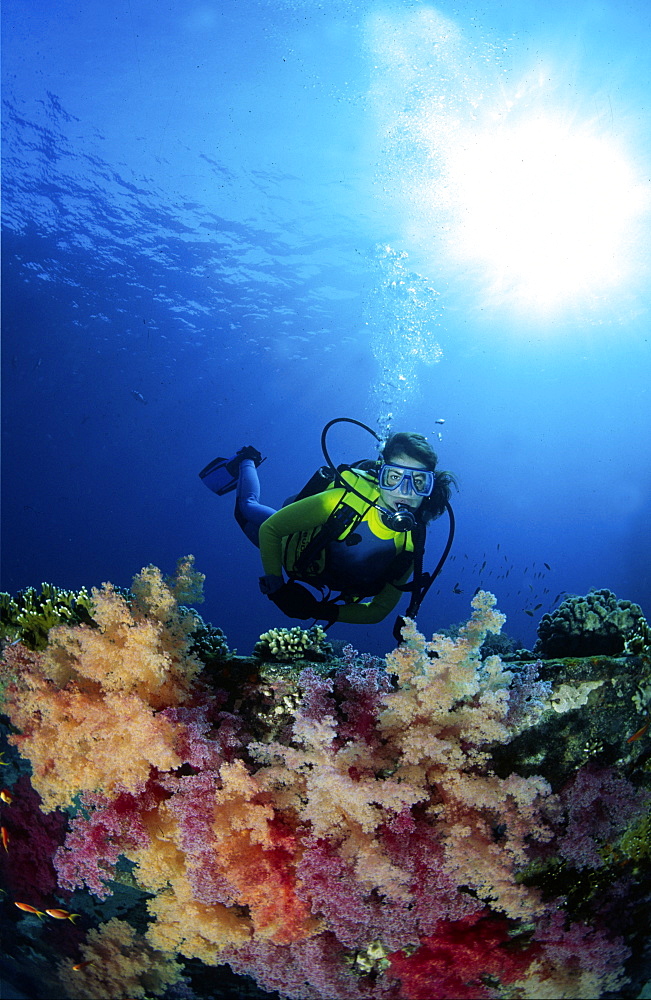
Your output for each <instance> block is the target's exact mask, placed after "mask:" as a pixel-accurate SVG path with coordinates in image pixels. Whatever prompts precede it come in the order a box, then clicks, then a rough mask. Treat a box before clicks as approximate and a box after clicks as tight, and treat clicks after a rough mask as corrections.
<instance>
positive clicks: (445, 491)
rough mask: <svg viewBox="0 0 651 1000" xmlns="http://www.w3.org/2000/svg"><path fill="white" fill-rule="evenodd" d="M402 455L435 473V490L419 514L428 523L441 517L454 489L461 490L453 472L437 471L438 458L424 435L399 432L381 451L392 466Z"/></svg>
mask: <svg viewBox="0 0 651 1000" xmlns="http://www.w3.org/2000/svg"><path fill="white" fill-rule="evenodd" d="M400 454H403V455H408V456H409V458H413V459H415V460H416V461H417V462H422V464H423V465H424V466H425V468H426V469H429V470H430V471H431V472H434V473H435V482H434V489H433V490H432V493H431V495H430V496H428V497H427V498H426V499H425V500H423V502H422V504H421V505H420V508H419V512H420V516H421V518H422V519H423V520H424V521H426V522H427V521H431V520H433V519H434V518H435V517H440V516H441V514H442V513H443V511H444V510H445V506H446V504H447V503H448V502H449V500H450V494H451V492H452V487H453V486H454V487H455V488H456V489H458V488H459V487H458V486H457V481H456V479H455V478H454V476H453V475H452V473H451V472H443V471H442V470H438V471H437V469H436V465H437V462H438V456H437V454H436V452H435V451H434V449H433V448H432V446H431V444H430V443H429V441H428V440H427V438H425V437H423V435H422V434H414V433H412V432H410V431H399V432H398V433H397V434H392V435H391V437H389V438H387V440H386V441H385V442H384V447H383V448H382V451H381V455H382V460H383V461H384V462H387V463H388V464H391V462H392V461H393V460H394V459H395V458H396V456H397V455H400Z"/></svg>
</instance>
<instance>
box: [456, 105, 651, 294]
mask: <svg viewBox="0 0 651 1000" xmlns="http://www.w3.org/2000/svg"><path fill="white" fill-rule="evenodd" d="M457 140H458V141H456V142H453V143H451V145H450V148H449V149H448V155H447V157H446V160H447V163H446V168H447V169H445V173H446V174H447V180H448V184H449V187H448V192H449V194H450V195H451V202H452V204H451V207H452V209H453V221H452V225H451V231H450V242H451V247H450V249H451V250H452V252H453V253H454V255H455V256H456V257H457V258H458V259H459V260H460V261H463V260H465V261H466V262H468V263H474V265H475V266H476V267H478V268H479V270H480V271H481V272H483V275H482V278H483V282H485V284H486V285H487V292H488V297H489V299H491V300H493V301H501V302H504V301H509V302H510V303H511V304H518V305H520V306H521V307H523V308H531V307H534V308H536V309H537V310H538V311H540V312H546V311H549V310H554V309H556V308H558V307H559V306H564V305H565V304H567V303H569V302H570V301H572V302H574V304H577V302H578V301H581V300H583V301H586V302H587V300H588V299H590V298H594V297H597V298H600V299H601V298H602V297H603V295H604V294H605V293H607V292H608V291H609V290H612V289H613V288H615V287H616V286H618V285H620V284H621V283H622V282H624V281H625V280H626V279H627V278H628V277H629V271H630V267H631V242H632V230H633V229H634V227H635V222H636V219H637V218H638V216H639V215H640V214H641V212H642V211H643V210H644V209H645V208H646V202H647V195H646V192H645V191H643V189H642V186H641V184H640V182H639V181H638V180H637V178H636V177H635V175H634V171H633V169H632V167H631V165H630V164H629V163H628V162H627V161H626V158H625V157H624V155H623V154H622V153H621V152H620V151H619V150H618V148H617V146H616V145H615V143H614V142H613V141H612V140H610V139H608V138H607V137H606V136H604V135H598V134H593V133H592V132H591V131H590V129H589V128H583V129H581V128H576V127H574V128H572V127H570V126H569V125H565V124H564V123H563V122H562V121H559V120H554V119H553V118H552V117H549V116H545V117H535V118H528V119H525V120H522V121H520V122H519V123H516V124H499V123H496V125H495V126H494V127H493V128H489V129H488V128H487V129H484V130H483V131H479V132H474V131H473V132H471V131H470V130H468V132H467V134H466V135H465V136H463V135H461V136H460V135H458V136H457ZM459 140H460V141H459Z"/></svg>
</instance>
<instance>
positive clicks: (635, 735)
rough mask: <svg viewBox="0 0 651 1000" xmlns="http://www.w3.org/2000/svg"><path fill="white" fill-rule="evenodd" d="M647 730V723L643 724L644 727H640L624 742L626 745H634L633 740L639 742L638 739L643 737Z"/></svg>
mask: <svg viewBox="0 0 651 1000" xmlns="http://www.w3.org/2000/svg"><path fill="white" fill-rule="evenodd" d="M648 728H649V723H648V722H645V723H644V725H643V726H642V727H641V729H638V731H637V732H636V733H633V735H632V736H629V738H628V739H627V740H626V742H627V743H634V742H635V740H639V739H640V737H642V736H644V734H645V733H646V731H647V729H648Z"/></svg>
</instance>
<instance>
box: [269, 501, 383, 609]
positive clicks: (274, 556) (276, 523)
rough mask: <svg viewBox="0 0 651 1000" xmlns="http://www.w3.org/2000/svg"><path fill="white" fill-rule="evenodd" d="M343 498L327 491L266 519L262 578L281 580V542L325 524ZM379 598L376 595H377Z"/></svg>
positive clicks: (297, 502) (293, 504)
mask: <svg viewBox="0 0 651 1000" xmlns="http://www.w3.org/2000/svg"><path fill="white" fill-rule="evenodd" d="M343 495H344V490H327V491H326V492H324V493H317V494H315V496H312V497H305V499H304V500H297V501H296V503H290V504H288V505H287V507H281V509H280V510H278V511H276V513H275V514H272V515H271V517H268V518H267V520H266V521H263V523H262V524H261V525H260V536H259V537H260V555H261V557H262V565H263V567H264V571H265V574H267V575H269V574H271V575H273V576H281V575H282V571H283V538H285V537H286V536H287V535H292V534H294V532H295V531H309V530H310V529H311V528H317V527H318V526H319V525H321V524H324V523H325V522H326V521H327V520H328V518H329V517H330V515H331V514H332V512H333V510H334V509H335V507H336V506H337V504H338V503H339V501H340V500H341V498H342V497H343ZM378 596H379V595H378Z"/></svg>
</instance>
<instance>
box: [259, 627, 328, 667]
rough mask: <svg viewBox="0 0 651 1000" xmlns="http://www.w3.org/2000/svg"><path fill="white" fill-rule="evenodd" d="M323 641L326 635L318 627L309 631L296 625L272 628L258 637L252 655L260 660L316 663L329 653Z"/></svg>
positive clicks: (326, 644)
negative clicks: (313, 661)
mask: <svg viewBox="0 0 651 1000" xmlns="http://www.w3.org/2000/svg"><path fill="white" fill-rule="evenodd" d="M325 639H326V633H325V631H324V630H323V629H322V628H321V626H320V625H313V626H312V627H311V628H309V629H302V628H299V626H298V625H295V626H294V627H293V628H289V629H288V628H272V629H270V630H269V631H268V632H264V633H263V634H262V635H261V636H260V638H259V639H258V641H257V643H256V644H255V648H254V650H253V654H254V656H257V657H258V658H259V659H261V660H272V661H273V660H278V661H280V662H291V661H292V660H315V661H317V662H318V661H322V660H325V659H326V657H327V656H328V654H329V653H330V652H331V649H330V646H329V645H328V643H327V642H326V641H325Z"/></svg>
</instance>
